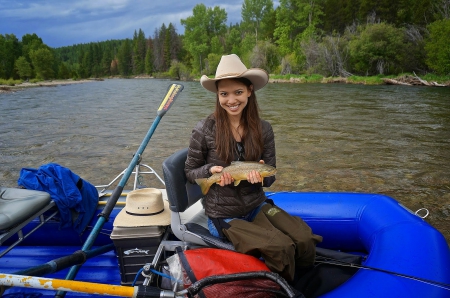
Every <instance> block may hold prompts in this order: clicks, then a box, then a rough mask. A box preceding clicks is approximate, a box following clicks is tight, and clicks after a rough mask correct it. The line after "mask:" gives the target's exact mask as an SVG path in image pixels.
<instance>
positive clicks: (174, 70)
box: [169, 60, 191, 80]
mask: <svg viewBox="0 0 450 298" xmlns="http://www.w3.org/2000/svg"><path fill="white" fill-rule="evenodd" d="M169 75H170V77H171V78H175V79H177V80H190V79H191V73H190V71H189V69H188V68H187V67H186V65H184V64H183V63H181V62H178V61H177V60H172V63H171V65H170V69H169Z"/></svg>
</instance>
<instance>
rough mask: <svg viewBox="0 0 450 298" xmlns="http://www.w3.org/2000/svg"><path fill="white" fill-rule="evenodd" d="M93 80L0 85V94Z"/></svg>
mask: <svg viewBox="0 0 450 298" xmlns="http://www.w3.org/2000/svg"><path fill="white" fill-rule="evenodd" d="M94 81H95V80H92V79H89V80H71V79H69V80H49V81H40V82H36V83H31V82H22V83H20V84H14V86H10V85H0V93H7V92H15V91H19V90H23V89H26V88H34V87H55V86H64V85H71V84H83V83H89V82H94Z"/></svg>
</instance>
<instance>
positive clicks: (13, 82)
mask: <svg viewBox="0 0 450 298" xmlns="http://www.w3.org/2000/svg"><path fill="white" fill-rule="evenodd" d="M21 83H22V80H13V79H8V80H5V79H0V85H6V86H15V85H18V84H21Z"/></svg>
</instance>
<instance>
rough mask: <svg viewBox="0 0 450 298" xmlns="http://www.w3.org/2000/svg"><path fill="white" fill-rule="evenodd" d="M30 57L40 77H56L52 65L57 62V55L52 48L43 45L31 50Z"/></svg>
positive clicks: (45, 78) (44, 78) (46, 78)
mask: <svg viewBox="0 0 450 298" xmlns="http://www.w3.org/2000/svg"><path fill="white" fill-rule="evenodd" d="M30 58H31V62H32V63H33V66H34V71H35V72H36V76H37V77H38V78H40V79H43V80H48V79H51V78H54V71H53V68H52V65H53V63H54V62H55V57H54V56H53V53H52V52H51V51H50V49H48V48H46V47H43V48H40V49H37V50H31V51H30Z"/></svg>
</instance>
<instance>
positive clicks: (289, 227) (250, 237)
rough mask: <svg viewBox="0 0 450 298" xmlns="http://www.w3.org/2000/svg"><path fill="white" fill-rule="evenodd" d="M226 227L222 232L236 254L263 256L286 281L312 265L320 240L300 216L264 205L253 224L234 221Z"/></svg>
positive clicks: (269, 265) (239, 220) (320, 237)
mask: <svg viewBox="0 0 450 298" xmlns="http://www.w3.org/2000/svg"><path fill="white" fill-rule="evenodd" d="M229 225H230V227H229V228H228V229H223V233H224V234H225V235H226V237H227V238H228V239H229V240H230V241H231V242H232V243H233V245H234V247H235V249H236V251H238V252H241V253H245V254H250V255H253V256H255V257H262V258H263V259H264V260H265V262H266V265H267V267H269V269H270V270H272V271H273V272H277V273H279V274H280V275H281V276H282V277H283V278H285V279H286V280H287V281H292V280H293V279H294V273H295V267H296V266H297V267H300V268H302V267H303V268H304V267H308V266H311V265H313V264H314V258H315V255H316V243H318V242H321V241H322V236H318V235H315V234H313V233H312V231H311V228H310V227H309V226H308V225H307V224H306V223H305V222H304V221H303V220H302V219H301V218H300V217H297V216H291V215H290V214H288V213H287V212H285V211H284V210H282V209H280V208H278V207H277V206H273V205H271V204H265V205H264V206H263V207H262V208H261V211H260V212H259V213H258V214H257V215H256V217H255V219H254V220H253V221H252V222H248V221H246V220H242V219H233V220H232V221H230V222H229Z"/></svg>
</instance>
